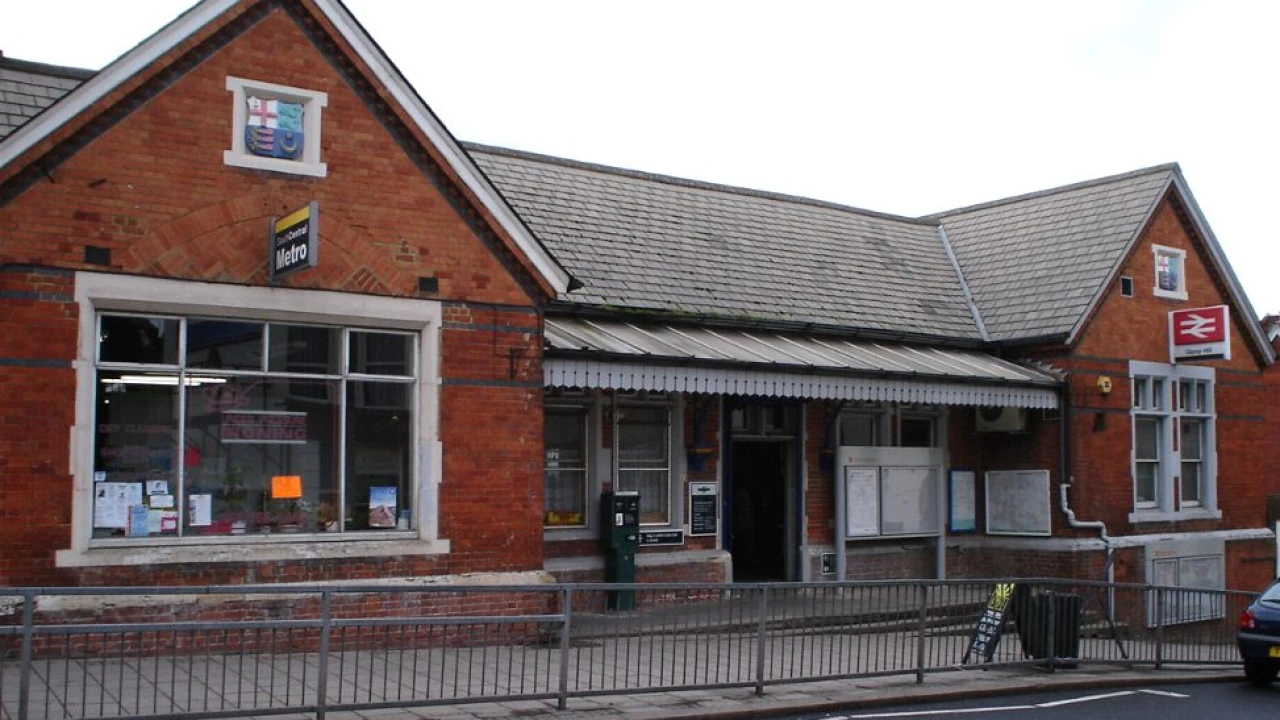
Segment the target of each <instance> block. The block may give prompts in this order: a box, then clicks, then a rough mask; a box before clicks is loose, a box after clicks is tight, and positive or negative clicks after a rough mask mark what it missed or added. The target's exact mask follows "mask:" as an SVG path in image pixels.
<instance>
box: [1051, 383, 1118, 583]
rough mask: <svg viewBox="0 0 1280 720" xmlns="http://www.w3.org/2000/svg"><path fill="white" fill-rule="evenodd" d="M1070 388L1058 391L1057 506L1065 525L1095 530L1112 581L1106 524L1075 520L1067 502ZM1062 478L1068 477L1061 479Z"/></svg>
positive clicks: (1071, 477)
mask: <svg viewBox="0 0 1280 720" xmlns="http://www.w3.org/2000/svg"><path fill="white" fill-rule="evenodd" d="M1070 393H1071V388H1070V386H1069V385H1067V386H1064V387H1063V388H1062V391H1061V393H1060V396H1059V397H1060V399H1059V401H1058V405H1059V408H1060V412H1059V421H1058V442H1059V444H1060V447H1059V448H1058V506H1059V507H1060V508H1061V509H1062V514H1063V515H1064V516H1065V517H1066V518H1067V525H1068V526H1069V527H1071V528H1074V529H1077V530H1097V531H1098V539H1100V540H1102V544H1103V546H1104V547H1105V548H1106V554H1107V557H1106V561H1105V564H1106V568H1107V582H1108V583H1114V582H1115V581H1116V570H1115V565H1114V564H1113V563H1112V562H1111V560H1112V558H1111V553H1112V552H1113V550H1114V548H1112V546H1111V537H1110V536H1109V535H1107V525H1106V523H1104V522H1102V521H1101V520H1077V519H1076V514H1075V511H1073V510H1072V509H1071V505H1070V503H1068V502H1067V488H1068V487H1070V486H1071V484H1072V483H1074V482H1075V477H1074V476H1071V475H1068V473H1069V472H1070V461H1069V458H1070V445H1069V442H1070V440H1071V435H1070V433H1069V432H1068V431H1067V429H1068V427H1069V426H1070V425H1071V395H1070ZM1062 478H1068V479H1067V480H1063V479H1062Z"/></svg>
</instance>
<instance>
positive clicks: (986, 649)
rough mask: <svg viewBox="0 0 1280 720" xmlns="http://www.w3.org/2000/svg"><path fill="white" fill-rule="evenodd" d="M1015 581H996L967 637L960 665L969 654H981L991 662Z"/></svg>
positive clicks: (967, 660)
mask: <svg viewBox="0 0 1280 720" xmlns="http://www.w3.org/2000/svg"><path fill="white" fill-rule="evenodd" d="M1015 587H1017V585H1016V584H1015V583H997V584H996V586H995V588H994V589H993V590H992V591H991V597H989V598H987V606H986V607H985V608H983V610H982V614H981V615H979V616H978V622H977V624H976V625H974V626H973V636H972V637H971V638H970V639H969V647H968V649H966V650H965V651H964V657H963V658H961V659H960V664H961V665H967V664H968V663H969V656H970V655H981V656H982V658H983V660H985V661H986V662H991V658H992V657H994V656H995V654H996V646H997V645H999V644H1000V634H1001V633H1003V632H1004V620H1005V617H1006V616H1007V615H1008V614H1009V606H1010V605H1011V604H1012V603H1013V591H1014V588H1015Z"/></svg>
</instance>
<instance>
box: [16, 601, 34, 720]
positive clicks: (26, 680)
mask: <svg viewBox="0 0 1280 720" xmlns="http://www.w3.org/2000/svg"><path fill="white" fill-rule="evenodd" d="M35 615H36V594H35V591H33V590H23V591H22V669H21V671H20V674H19V682H18V720H27V718H28V717H30V715H29V711H30V708H31V644H32V643H31V641H32V636H33V635H34V634H35Z"/></svg>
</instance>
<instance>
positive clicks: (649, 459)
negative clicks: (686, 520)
mask: <svg viewBox="0 0 1280 720" xmlns="http://www.w3.org/2000/svg"><path fill="white" fill-rule="evenodd" d="M614 418H615V420H614V422H615V426H614V438H615V440H616V442H617V448H618V450H617V458H618V460H617V462H618V472H617V489H619V490H636V491H638V492H639V493H640V522H641V523H642V524H646V525H660V524H666V523H669V522H670V521H671V440H670V439H671V409H670V408H669V407H666V406H636V405H619V406H618V407H617V409H616V411H615V412H614Z"/></svg>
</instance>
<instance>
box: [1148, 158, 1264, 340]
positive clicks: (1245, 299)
mask: <svg viewBox="0 0 1280 720" xmlns="http://www.w3.org/2000/svg"><path fill="white" fill-rule="evenodd" d="M1173 186H1174V187H1175V188H1177V190H1178V194H1179V195H1180V196H1181V197H1182V204H1183V205H1185V206H1186V208H1187V214H1188V215H1190V216H1191V222H1193V223H1194V224H1195V226H1196V231H1197V232H1199V233H1200V237H1202V238H1204V242H1205V245H1206V246H1207V247H1208V248H1209V257H1210V258H1212V259H1213V264H1214V266H1215V267H1216V269H1217V270H1218V272H1220V273H1222V277H1223V278H1224V279H1225V280H1226V281H1227V294H1228V295H1230V296H1231V304H1232V305H1234V306H1235V307H1236V309H1237V310H1238V311H1239V312H1238V315H1239V316H1240V317H1239V318H1238V319H1239V320H1240V322H1241V323H1243V324H1244V326H1245V327H1246V328H1248V330H1249V335H1250V336H1251V337H1253V341H1254V343H1256V344H1257V346H1258V349H1259V350H1260V351H1261V352H1262V357H1263V358H1265V359H1266V361H1267V362H1268V363H1271V362H1275V359H1276V353H1275V349H1274V348H1272V347H1271V343H1270V341H1268V340H1267V334H1266V332H1265V331H1264V330H1263V329H1262V321H1261V320H1259V319H1258V313H1257V312H1255V311H1254V309H1253V304H1252V303H1250V302H1249V296H1248V295H1246V294H1245V292H1244V287H1243V286H1241V285H1240V279H1239V278H1237V277H1236V273H1235V270H1232V269H1231V263H1229V262H1227V256H1226V253H1224V252H1223V251H1222V246H1221V245H1219V244H1218V238H1217V236H1216V235H1214V234H1213V230H1212V229H1211V228H1210V227H1209V221H1208V220H1206V219H1205V217H1204V213H1202V212H1201V211H1200V204H1199V203H1197V202H1196V198H1195V196H1194V195H1192V194H1191V188H1190V187H1189V186H1188V185H1187V180H1186V178H1184V177H1182V170H1181V169H1175V170H1174V173H1173ZM1184 272H1185V271H1184Z"/></svg>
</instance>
